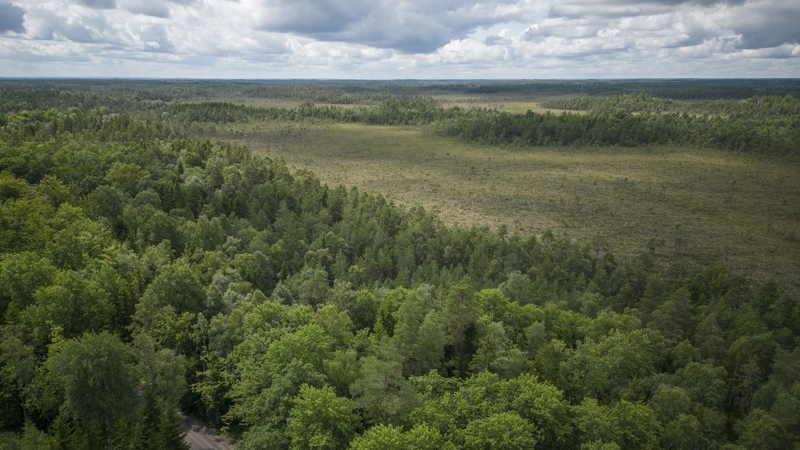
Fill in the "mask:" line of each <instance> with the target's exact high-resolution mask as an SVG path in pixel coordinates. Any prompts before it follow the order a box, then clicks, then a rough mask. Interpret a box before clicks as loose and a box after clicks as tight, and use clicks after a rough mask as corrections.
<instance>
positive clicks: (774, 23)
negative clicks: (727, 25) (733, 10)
mask: <svg viewBox="0 0 800 450" xmlns="http://www.w3.org/2000/svg"><path fill="white" fill-rule="evenodd" d="M731 28H732V29H733V31H734V32H735V33H736V34H741V35H742V38H741V40H740V41H739V44H738V45H737V47H738V48H741V49H757V48H767V47H777V46H779V45H782V44H797V43H800V4H796V3H795V4H793V3H790V2H786V3H782V4H778V5H770V7H768V8H763V9H762V8H758V9H756V8H745V11H743V14H741V15H738V16H737V17H736V18H735V20H734V23H732V24H731Z"/></svg>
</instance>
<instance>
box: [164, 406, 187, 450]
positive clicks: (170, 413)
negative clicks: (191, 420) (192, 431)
mask: <svg viewBox="0 0 800 450" xmlns="http://www.w3.org/2000/svg"><path fill="white" fill-rule="evenodd" d="M158 436H159V440H160V441H161V446H160V447H159V448H161V449H162V450H190V449H191V446H190V445H189V444H188V443H187V442H186V439H185V438H186V432H185V431H184V427H183V424H182V423H181V417H180V416H179V415H178V413H177V412H176V411H175V407H174V406H172V405H168V406H167V409H166V410H165V411H164V414H162V415H161V423H159V425H158Z"/></svg>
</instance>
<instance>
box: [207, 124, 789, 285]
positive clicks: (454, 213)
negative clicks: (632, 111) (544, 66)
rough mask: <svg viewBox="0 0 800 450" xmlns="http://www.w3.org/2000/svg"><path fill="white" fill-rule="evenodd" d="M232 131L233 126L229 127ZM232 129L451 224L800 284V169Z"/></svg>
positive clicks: (616, 152) (417, 135) (714, 159)
mask: <svg viewBox="0 0 800 450" xmlns="http://www.w3.org/2000/svg"><path fill="white" fill-rule="evenodd" d="M220 131H223V130H220ZM220 135H221V136H227V138H228V139H231V140H234V141H237V142H239V143H241V144H246V145H247V146H248V147H249V148H250V149H251V150H253V151H256V152H263V153H266V154H269V155H271V156H276V157H284V158H285V159H286V160H287V162H288V163H289V164H291V165H294V166H296V167H298V168H305V169H310V170H313V171H314V172H316V173H317V174H318V175H319V176H320V178H321V179H322V180H324V181H326V182H328V183H329V184H332V185H335V184H339V183H342V184H345V185H347V186H356V187H358V188H359V189H361V190H365V191H370V192H377V193H381V194H383V195H385V196H386V197H388V198H391V199H393V200H395V201H396V202H398V203H404V204H422V205H424V206H425V207H426V208H431V209H434V210H436V211H438V213H439V216H440V217H441V218H442V219H443V220H444V221H445V222H447V223H450V224H461V225H465V226H466V225H471V224H473V223H483V224H488V225H490V226H497V225H500V224H506V225H508V226H509V227H510V228H511V229H514V228H515V227H516V228H517V229H519V230H522V231H523V232H534V233H540V232H542V231H543V230H544V229H545V228H547V227H552V228H553V229H555V230H559V231H561V232H563V233H566V234H568V235H570V236H572V237H575V238H581V239H583V240H586V242H593V244H592V245H596V246H604V247H606V248H611V249H613V250H619V251H623V252H625V251H635V250H641V249H642V248H643V247H644V246H645V245H646V242H647V241H648V239H650V238H652V237H660V238H663V239H664V241H665V244H664V245H663V246H662V247H660V248H659V250H658V251H659V252H660V253H663V254H666V255H669V256H670V258H671V259H673V260H676V261H683V262H686V264H690V265H691V264H692V263H701V264H707V263H713V262H718V263H725V264H728V265H729V266H730V267H731V268H732V269H733V270H734V272H736V273H746V274H748V275H750V276H753V277H755V278H756V279H759V280H762V281H763V280H767V279H769V278H773V277H774V278H775V279H777V280H779V281H781V282H783V283H785V285H787V286H793V288H792V290H794V291H795V292H797V291H798V290H800V280H798V276H797V274H798V273H800V228H799V227H798V224H800V195H798V193H800V177H798V176H797V174H798V168H797V167H796V166H788V165H785V164H782V163H777V162H770V161H766V160H756V159H753V158H752V157H742V156H735V155H731V154H728V153H724V152H716V151H698V150H693V149H680V148H671V147H651V148H647V149H645V148H634V149H625V148H583V149H581V148H578V149H570V148H524V149H519V148H500V147H488V146H476V145H471V144H465V143H461V142H457V141H454V140H451V139H445V138H440V137H437V136H431V135H428V134H426V133H425V132H424V131H420V130H419V129H416V128H400V127H389V126H363V125H309V124H271V125H258V126H256V127H255V128H254V129H248V130H244V129H238V130H234V129H228V130H224V133H222V134H220Z"/></svg>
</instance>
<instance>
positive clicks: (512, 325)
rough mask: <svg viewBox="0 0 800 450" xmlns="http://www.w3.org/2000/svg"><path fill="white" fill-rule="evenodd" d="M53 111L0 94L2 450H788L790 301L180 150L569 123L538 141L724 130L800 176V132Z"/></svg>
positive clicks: (792, 436)
mask: <svg viewBox="0 0 800 450" xmlns="http://www.w3.org/2000/svg"><path fill="white" fill-rule="evenodd" d="M25 95H27V96H28V97H25ZM63 95H67V94H41V93H37V92H35V91H34V92H28V93H25V92H23V91H17V92H13V93H7V92H3V93H2V97H0V98H1V99H2V102H3V103H2V104H3V105H4V106H3V107H4V108H6V109H5V113H6V114H4V115H2V116H0V120H1V121H2V123H0V125H2V128H0V252H2V253H1V254H0V286H2V289H1V290H0V317H2V322H1V323H2V325H1V326H0V333H2V339H0V368H1V369H0V370H1V371H0V376H2V378H0V383H2V392H3V402H4V403H3V408H4V414H2V415H0V417H1V418H2V419H0V427H1V429H2V433H3V434H2V435H1V436H0V448H2V449H6V448H8V449H34V448H48V449H101V448H119V449H149V448H164V449H173V448H174V449H178V448H186V446H185V444H184V443H183V442H182V434H181V432H182V427H181V425H180V418H179V416H178V415H177V412H178V411H181V412H183V413H184V414H188V415H192V416H194V417H197V418H199V419H201V420H204V421H206V422H207V423H209V424H211V425H212V426H214V427H217V428H219V429H222V430H224V431H226V432H227V433H229V434H230V435H232V436H235V437H237V438H238V447H237V448H241V449H307V448H313V449H407V448H419V449H529V448H538V449H565V448H567V449H568V448H574V449H604V450H611V449H656V448H665V449H666V448H669V449H718V448H720V449H722V448H724V449H729V450H734V449H785V448H797V447H798V446H800V349H799V348H798V342H799V341H798V338H800V301H799V300H798V299H797V298H795V297H793V296H791V295H789V294H787V293H786V292H785V290H784V289H783V287H782V286H780V285H778V284H776V283H774V282H768V283H765V284H757V283H754V282H753V281H751V280H749V279H747V278H745V277H742V276H735V275H733V274H730V273H729V272H728V270H727V268H726V266H724V265H709V266H693V265H686V264H683V263H680V264H668V263H667V262H666V258H664V253H665V251H666V250H665V241H664V240H663V239H660V238H658V237H653V238H652V239H650V240H649V241H648V242H647V250H646V251H644V252H643V253H640V254H633V255H627V254H615V253H614V252H612V251H610V250H609V248H607V246H606V244H605V243H604V241H603V240H602V238H601V237H599V238H598V239H596V240H594V241H592V242H574V241H572V240H570V239H569V238H568V237H564V236H558V235H555V234H554V233H553V232H551V231H549V230H546V231H545V232H544V233H543V234H542V235H540V236H533V235H521V234H520V233H518V232H517V231H516V230H509V229H508V228H506V227H499V228H497V229H489V228H487V227H482V226H479V225H475V226H472V227H468V228H460V227H448V226H445V225H443V224H442V223H441V222H440V221H439V220H437V218H436V217H435V216H434V215H433V214H431V213H430V212H428V211H425V210H424V209H422V208H420V207H414V206H411V207H405V206H399V205H396V204H393V203H392V202H390V201H387V200H386V199H384V198H383V197H381V196H379V195H372V194H369V193H363V192H358V191H357V190H355V189H349V190H348V189H347V188H345V187H343V186H327V185H324V184H321V183H320V182H319V180H318V179H317V178H316V177H315V176H314V175H313V174H312V173H308V172H303V171H295V172H293V171H291V170H289V169H288V168H287V167H286V165H285V164H284V163H283V162H282V161H279V160H273V159H270V158H268V157H264V156H257V155H251V154H250V153H249V152H248V151H247V149H244V148H239V147H236V146H232V145H229V144H225V143H221V142H211V141H209V140H202V139H194V138H189V137H187V136H185V135H183V134H182V133H181V130H182V127H183V126H184V125H185V124H186V123H193V122H198V123H201V122H202V123H214V122H215V121H248V120H250V121H255V120H260V121H275V120H341V121H347V120H359V121H362V122H365V123H373V122H372V120H373V119H374V120H375V122H374V123H391V124H423V123H424V124H426V125H427V126H429V127H430V129H431V130H434V131H435V132H438V133H442V134H446V135H453V136H461V137H462V138H465V139H471V140H475V141H481V142H494V141H493V139H495V140H496V139H505V141H506V142H509V143H514V142H517V141H518V140H519V139H518V138H519V136H516V135H512V134H509V133H510V130H517V129H519V130H522V132H525V130H528V131H530V130H537V131H536V132H537V133H539V132H540V131H541V130H544V129H547V127H551V126H552V127H555V128H556V129H567V128H558V127H569V129H573V130H578V131H575V133H578V135H579V137H578V138H575V139H572V140H568V139H566V138H563V137H562V138H560V139H553V141H557V142H560V143H561V144H568V143H578V144H602V145H609V144H614V143H619V144H625V141H623V142H612V141H610V140H608V139H612V138H611V137H613V136H619V139H628V140H632V141H633V142H635V143H638V142H639V141H636V139H639V138H638V137H637V135H636V134H635V133H633V130H640V129H641V130H642V133H643V134H642V136H646V137H643V138H641V139H643V142H645V143H646V142H660V141H659V140H658V139H662V138H660V137H659V136H662V135H664V134H665V133H666V135H667V136H674V139H680V137H681V136H687V137H686V138H685V139H686V143H697V142H700V140H701V139H709V136H708V134H709V133H711V131H709V130H717V132H718V133H719V136H720V137H721V136H727V133H735V132H736V129H737V128H736V127H742V129H743V130H746V131H742V132H741V133H743V134H742V135H735V136H748V134H746V133H750V134H749V136H752V138H751V139H750V140H746V141H745V142H747V143H748V144H747V145H751V147H747V148H740V147H735V149H737V150H743V151H744V150H747V151H754V152H764V153H773V154H781V155H789V157H792V155H796V150H797V144H796V142H800V141H798V139H797V134H796V133H797V132H798V127H797V125H796V121H797V120H798V119H797V116H796V115H795V116H793V117H791V118H788V119H778V118H773V117H752V116H747V117H745V118H743V119H735V120H734V119H722V118H705V117H693V116H689V115H683V114H680V115H678V114H650V115H648V114H639V115H635V114H632V113H630V112H628V111H622V112H619V111H615V112H614V113H612V114H610V115H602V114H599V115H592V114H590V115H564V116H553V115H537V114H532V113H529V114H527V115H518V116H513V115H509V114H506V113H497V112H496V111H491V110H489V111H487V110H470V109H463V108H451V109H442V108H439V107H438V106H437V105H436V103H435V102H434V101H432V100H430V99H426V98H408V99H405V98H390V99H384V100H382V101H381V103H380V104H379V105H378V106H376V107H375V108H372V109H370V108H363V109H359V108H355V109H351V110H346V109H342V108H335V107H317V106H313V105H311V104H304V105H301V106H299V107H296V108H292V109H267V108H246V107H242V106H237V105H233V104H228V103H200V104H183V103H164V102H163V101H162V100H130V102H131V103H125V102H120V103H118V104H115V103H113V102H112V101H111V100H113V99H114V98H117V96H115V94H108V97H107V100H108V102H109V104H102V102H100V101H97V100H96V98H97V97H95V96H94V94H92V95H87V96H84V95H83V94H69V95H74V96H75V97H69V98H72V99H73V100H75V104H81V105H82V107H77V106H70V107H66V106H65V105H59V106H56V107H53V108H52V109H49V108H48V109H30V110H23V109H20V108H18V106H19V102H26V103H31V102H33V101H34V100H33V99H34V98H37V96H40V97H41V98H42V100H40V101H41V102H49V101H54V100H53V99H56V100H59V101H61V100H60V99H61V98H62V96H63ZM102 95H106V94H102ZM121 96H122V95H121V94H120V97H121ZM781 98H782V97H781ZM48 99H49V100H48ZM37 101H39V100H37ZM787 101H788V100H787ZM792 101H794V100H792ZM93 102H94V103H93ZM765 104H766V103H765ZM14 105H17V108H18V109H16V110H15V109H13V108H14ZM88 106H92V107H91V108H88ZM128 107H130V108H129V110H124V109H121V108H128ZM115 108H116V109H115ZM355 118H357V119H355ZM146 119H149V120H146ZM498 124H499V125H498ZM754 124H762V125H763V126H762V128H764V129H766V130H761V129H758V128H754V127H752V126H748V125H754ZM501 125H502V126H504V127H506V129H505V132H500V133H499V134H498V132H497V131H493V128H492V127H494V126H501ZM601 125H602V126H601ZM649 125H653V126H656V125H658V127H660V128H655V129H657V130H660V131H659V132H655V131H648V129H647V128H646V126H649ZM469 127H474V128H469ZM480 127H484V128H480ZM487 127H488V128H487ZM682 127H683V128H682ZM715 127H716V128H715ZM593 130H600V131H596V132H597V133H598V134H596V135H595V134H591V133H592V132H593ZM670 130H673V131H674V134H669V133H670V132H673V131H670ZM581 133H583V134H581ZM604 133H605V134H604ZM659 133H661V134H659ZM497 136H499V137H497ZM523 136H524V135H523ZM537 136H538V135H537ZM609 136H610V137H609ZM714 136H716V135H714ZM775 136H779V137H775ZM531 139H533V138H531ZM536 139H539V138H536ZM592 139H598V140H595V141H593V140H592ZM603 139H606V140H603ZM663 139H665V140H673V137H664V138H663ZM739 139H740V141H741V139H743V138H742V137H740V138H739ZM781 139H783V141H781ZM787 140H791V142H788V143H787V142H786V141H787ZM529 142H530V143H532V144H535V143H537V142H538V141H533V140H530V141H529ZM673 142H677V141H674V140H673ZM714 142H718V141H716V138H715V141H714ZM707 145H712V146H713V145H721V144H714V143H713V142H712V143H708V144H707ZM725 145H733V143H730V144H725ZM737 145H740V144H737ZM793 152H794V153H793Z"/></svg>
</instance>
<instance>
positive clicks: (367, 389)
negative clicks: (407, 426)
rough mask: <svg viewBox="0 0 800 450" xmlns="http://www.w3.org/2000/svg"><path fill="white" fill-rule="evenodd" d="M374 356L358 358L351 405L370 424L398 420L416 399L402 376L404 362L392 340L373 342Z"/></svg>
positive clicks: (388, 422)
mask: <svg viewBox="0 0 800 450" xmlns="http://www.w3.org/2000/svg"><path fill="white" fill-rule="evenodd" d="M374 353H375V356H365V357H364V358H362V359H361V369H360V371H359V373H360V377H359V378H358V379H357V380H356V381H355V382H354V383H353V384H352V386H351V387H350V391H351V392H352V394H353V404H354V405H355V407H356V408H359V409H363V410H364V411H365V412H366V414H367V417H369V418H370V421H371V422H373V423H382V424H384V425H388V424H390V423H395V424H397V423H399V422H401V421H402V420H403V419H404V418H405V416H406V415H407V414H408V413H409V412H410V411H411V410H412V409H413V408H414V406H415V405H416V404H417V402H418V398H417V394H416V392H414V389H413V388H412V387H411V384H410V383H409V382H408V381H407V380H406V379H405V378H403V365H402V363H401V361H400V360H401V359H402V356H400V354H399V352H398V351H397V348H396V347H395V346H394V345H393V343H392V341H391V339H389V338H384V339H383V340H382V341H381V342H380V343H378V344H376V345H375V348H374Z"/></svg>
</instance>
